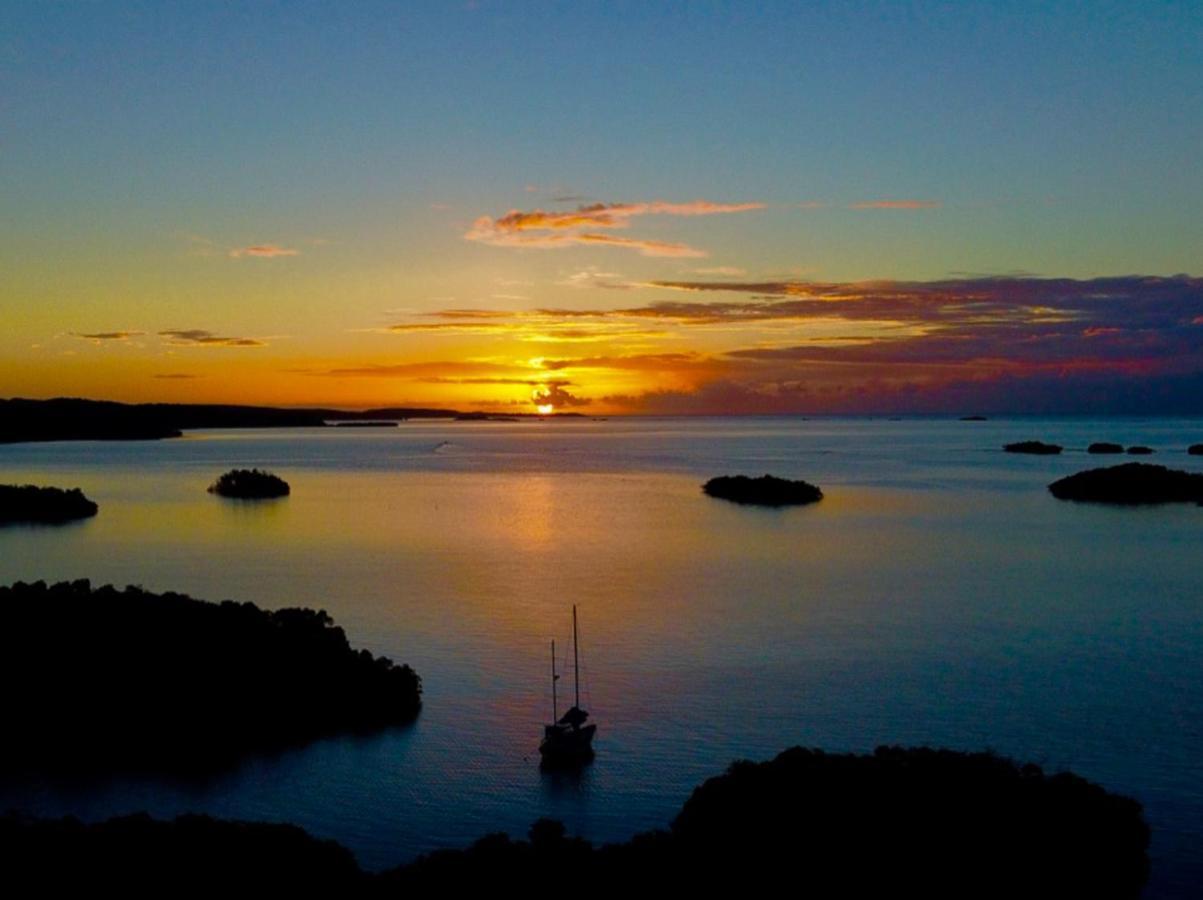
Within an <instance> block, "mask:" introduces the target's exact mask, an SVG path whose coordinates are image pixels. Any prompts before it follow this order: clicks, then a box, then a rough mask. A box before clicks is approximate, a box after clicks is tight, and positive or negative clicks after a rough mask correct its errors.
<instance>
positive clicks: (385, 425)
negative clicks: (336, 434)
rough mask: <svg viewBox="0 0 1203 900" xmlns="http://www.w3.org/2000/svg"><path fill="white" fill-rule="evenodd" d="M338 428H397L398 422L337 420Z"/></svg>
mask: <svg viewBox="0 0 1203 900" xmlns="http://www.w3.org/2000/svg"><path fill="white" fill-rule="evenodd" d="M334 425H335V427H336V428H396V427H397V423H396V422H335V423H334Z"/></svg>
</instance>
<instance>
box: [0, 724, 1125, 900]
mask: <svg viewBox="0 0 1203 900" xmlns="http://www.w3.org/2000/svg"><path fill="white" fill-rule="evenodd" d="M528 838H529V839H528V840H525V841H520V840H513V839H511V838H510V837H508V836H507V835H505V834H492V835H489V836H487V837H484V838H482V839H480V840H479V841H477V842H476V843H475V844H473V845H472V846H471V847H469V848H467V849H464V850H440V851H437V852H435V853H431V854H428V855H426V856H423V857H421V858H419V859H418V860H416V861H415V862H413V863H410V864H408V865H403V866H400V867H398V868H395V869H392V870H389V871H387V872H383V873H380V874H366V873H363V872H361V871H360V870H359V869H358V868H357V867H356V865H355V863H354V861H353V860H352V859H351V858H350V855H349V854H348V853H346V851H345V850H343V849H342V848H341V847H339V846H338V845H337V844H334V843H332V842H330V841H319V840H316V839H314V838H312V837H310V836H309V835H307V834H305V833H304V832H303V831H301V830H300V829H297V828H294V827H290V826H282V825H258V824H247V823H239V822H223V821H219V820H213V819H209V818H207V817H201V816H184V817H181V818H179V819H176V820H175V821H173V822H157V821H154V820H151V819H149V818H147V817H146V816H130V817H124V818H120V819H113V820H110V821H109V822H106V823H102V824H97V825H81V824H80V823H79V822H77V821H74V820H71V819H67V820H36V819H28V818H20V817H16V816H9V817H7V818H4V819H0V846H3V847H4V849H5V851H6V852H7V853H8V855H9V857H10V859H9V860H8V861H7V863H6V865H4V867H3V869H2V870H0V878H3V879H9V880H10V881H11V883H12V884H22V883H34V882H33V881H31V879H35V878H36V883H37V884H38V885H39V887H40V888H42V892H43V893H46V894H47V895H50V894H60V893H64V891H65V890H67V889H72V890H73V889H75V888H76V887H86V888H88V890H89V893H94V892H95V891H96V890H97V889H98V888H104V887H109V886H111V885H115V884H119V885H120V886H121V887H122V888H124V889H126V890H128V889H129V888H131V887H135V888H139V887H142V886H144V885H145V886H151V885H153V886H154V888H155V889H156V890H157V891H159V892H162V891H164V890H165V889H170V888H175V887H180V886H183V884H184V882H183V881H182V880H181V879H186V881H187V885H188V886H189V887H190V888H195V887H196V886H198V885H200V886H204V887H210V886H218V887H224V888H228V886H229V885H234V884H237V885H238V886H239V887H240V888H243V887H247V886H251V887H255V888H262V887H263V886H269V887H274V888H278V889H280V890H276V891H274V892H273V893H274V894H279V893H283V889H288V888H292V887H296V886H300V887H302V888H309V889H312V888H313V887H315V886H316V887H320V888H322V889H323V890H327V891H331V892H332V895H333V896H383V895H386V894H387V895H388V896H433V895H434V894H435V892H436V891H437V892H438V894H439V895H440V896H444V895H448V894H449V893H450V895H458V894H459V893H462V892H464V891H466V890H472V891H484V892H487V893H488V894H489V895H493V894H496V893H498V892H501V891H505V892H515V891H529V889H530V887H531V885H538V884H553V885H578V886H579V887H580V890H579V891H577V892H578V893H581V894H584V895H585V896H603V895H610V896H622V895H624V894H627V893H630V892H631V890H632V887H633V886H638V888H637V893H638V894H639V895H643V894H646V893H650V892H651V891H652V890H655V891H656V892H663V893H664V895H665V896H688V895H689V894H691V893H693V892H699V896H701V895H703V893H702V892H704V895H706V896H710V895H712V894H713V892H714V891H715V889H716V888H730V887H734V886H738V887H739V888H740V889H742V890H743V891H745V892H753V891H754V892H756V893H763V892H764V891H766V890H768V889H779V888H780V887H781V886H782V885H789V887H790V893H796V894H797V895H799V896H803V897H812V896H813V897H829V896H832V897H834V896H838V897H862V896H864V897H899V896H917V897H924V898H929V897H940V898H952V897H955V898H958V900H961V898H964V897H974V898H980V897H989V898H1003V897H1006V898H1008V900H1010V898H1015V897H1091V898H1136V897H1139V896H1140V892H1141V888H1142V886H1143V884H1144V882H1145V880H1146V879H1147V875H1148V857H1147V847H1148V840H1149V829H1148V826H1147V825H1146V824H1145V821H1144V818H1143V816H1142V813H1141V807H1140V804H1139V803H1137V802H1136V801H1135V800H1131V799H1128V798H1126V797H1122V796H1118V795H1115V794H1111V793H1108V792H1107V791H1106V790H1104V789H1103V788H1101V787H1099V786H1098V785H1095V784H1092V783H1090V782H1088V781H1086V780H1084V779H1082V778H1080V777H1078V776H1076V775H1072V774H1068V773H1062V774H1056V775H1046V774H1045V773H1044V772H1043V771H1042V770H1041V769H1040V767H1039V766H1035V765H1030V764H1029V765H1023V766H1021V765H1017V764H1016V763H1014V762H1012V761H1010V760H1007V759H1004V758H1001V757H998V756H995V755H993V754H990V753H959V752H954V751H951V750H933V749H927V748H916V749H903V748H898V747H879V748H878V749H877V751H876V752H874V753H873V754H871V755H864V756H856V755H851V754H828V753H824V752H822V751H819V750H806V749H803V748H801V747H795V748H794V749H792V750H787V751H785V752H784V753H782V754H780V755H779V756H778V757H777V758H776V759H773V760H771V761H769V762H763V763H751V762H739V763H735V764H734V765H732V766H731V768H730V769H729V770H728V771H727V773H726V774H724V775H720V776H718V777H716V778H711V779H710V780H708V781H707V782H705V783H704V784H703V785H701V786H700V787H698V788H697V789H695V790H694V792H693V795H692V796H691V797H690V798H689V800H688V801H687V802H686V803H685V805H684V807H683V808H682V809H681V810H680V813H679V814H678V815H677V817H676V819H675V820H674V821H673V822H672V824H671V826H670V827H669V828H668V829H667V830H660V831H653V832H648V833H644V834H640V835H637V836H636V837H634V838H632V839H631V840H629V841H627V842H625V843H622V844H610V845H606V846H603V847H594V846H593V845H592V844H591V843H590V842H588V841H586V840H583V839H581V838H572V837H568V836H567V835H566V833H565V829H564V826H563V825H562V824H560V823H559V822H556V821H554V820H550V819H540V820H539V821H537V822H535V823H534V825H533V826H532V827H531V829H530V832H529V835H528ZM305 893H309V891H308V890H306V891H305Z"/></svg>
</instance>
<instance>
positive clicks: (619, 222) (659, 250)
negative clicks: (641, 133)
mask: <svg viewBox="0 0 1203 900" xmlns="http://www.w3.org/2000/svg"><path fill="white" fill-rule="evenodd" d="M763 208H764V204H763V203H715V202H713V201H710V200H693V201H688V202H684V203H671V202H667V201H664V200H654V201H650V202H640V203H594V204H589V205H586V206H578V207H577V208H576V209H574V210H568V211H564V212H556V211H548V210H543V209H534V210H528V211H524V210H518V209H512V210H510V211H509V212H508V213H506V214H505V215H503V216H499V217H498V218H492V217H490V216H481V217H480V218H478V219H477V220H476V221H475V222H473V223H472V227H471V228H470V229H469V230H468V231H467V232H466V233H465V234H464V237H465V238H466V239H467V240H470V241H478V242H480V243H485V244H490V245H492V246H495V247H518V248H530V249H545V250H546V249H562V248H566V247H573V246H610V247H618V248H622V249H627V250H634V251H636V252H638V253H640V254H642V255H643V256H653V257H683V258H690V257H704V256H706V252H705V251H703V250H699V249H697V248H695V247H691V246H689V245H688V244H683V243H680V242H674V241H659V240H642V239H638V238H620V237H617V236H614V235H609V234H605V233H603V232H602V231H598V229H616V228H627V227H629V226H630V224H631V220H632V219H633V218H635V217H637V216H649V215H664V216H712V215H723V214H728V213H740V212H749V211H752V210H757V209H763Z"/></svg>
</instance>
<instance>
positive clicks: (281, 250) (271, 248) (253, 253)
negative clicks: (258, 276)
mask: <svg viewBox="0 0 1203 900" xmlns="http://www.w3.org/2000/svg"><path fill="white" fill-rule="evenodd" d="M300 255H301V251H300V250H295V249H293V248H291V247H281V246H279V245H278V244H252V245H251V246H249V247H235V248H234V249H232V250H231V251H230V256H231V257H233V258H234V259H242V258H244V257H251V258H254V259H275V258H276V257H281V256H300Z"/></svg>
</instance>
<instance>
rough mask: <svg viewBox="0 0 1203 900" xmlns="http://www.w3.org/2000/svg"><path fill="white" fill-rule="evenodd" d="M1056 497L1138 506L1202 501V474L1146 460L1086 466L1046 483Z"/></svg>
mask: <svg viewBox="0 0 1203 900" xmlns="http://www.w3.org/2000/svg"><path fill="white" fill-rule="evenodd" d="M1048 489H1049V491H1051V492H1052V495H1053V496H1054V497H1056V498H1057V499H1059V500H1084V501H1089V502H1093V503H1116V504H1121V505H1139V504H1149V503H1198V502H1203V474H1198V473H1195V472H1182V471H1178V470H1176V469H1167V468H1166V467H1165V466H1154V465H1150V464H1149V463H1135V462H1134V463H1124V464H1123V465H1122V466H1111V467H1110V468H1106V469H1088V470H1087V471H1085V472H1078V473H1077V474H1076V475H1070V476H1069V477H1067V478H1062V479H1060V480H1058V481H1054V482H1053V483H1052V484H1050V485H1049V486H1048Z"/></svg>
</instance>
